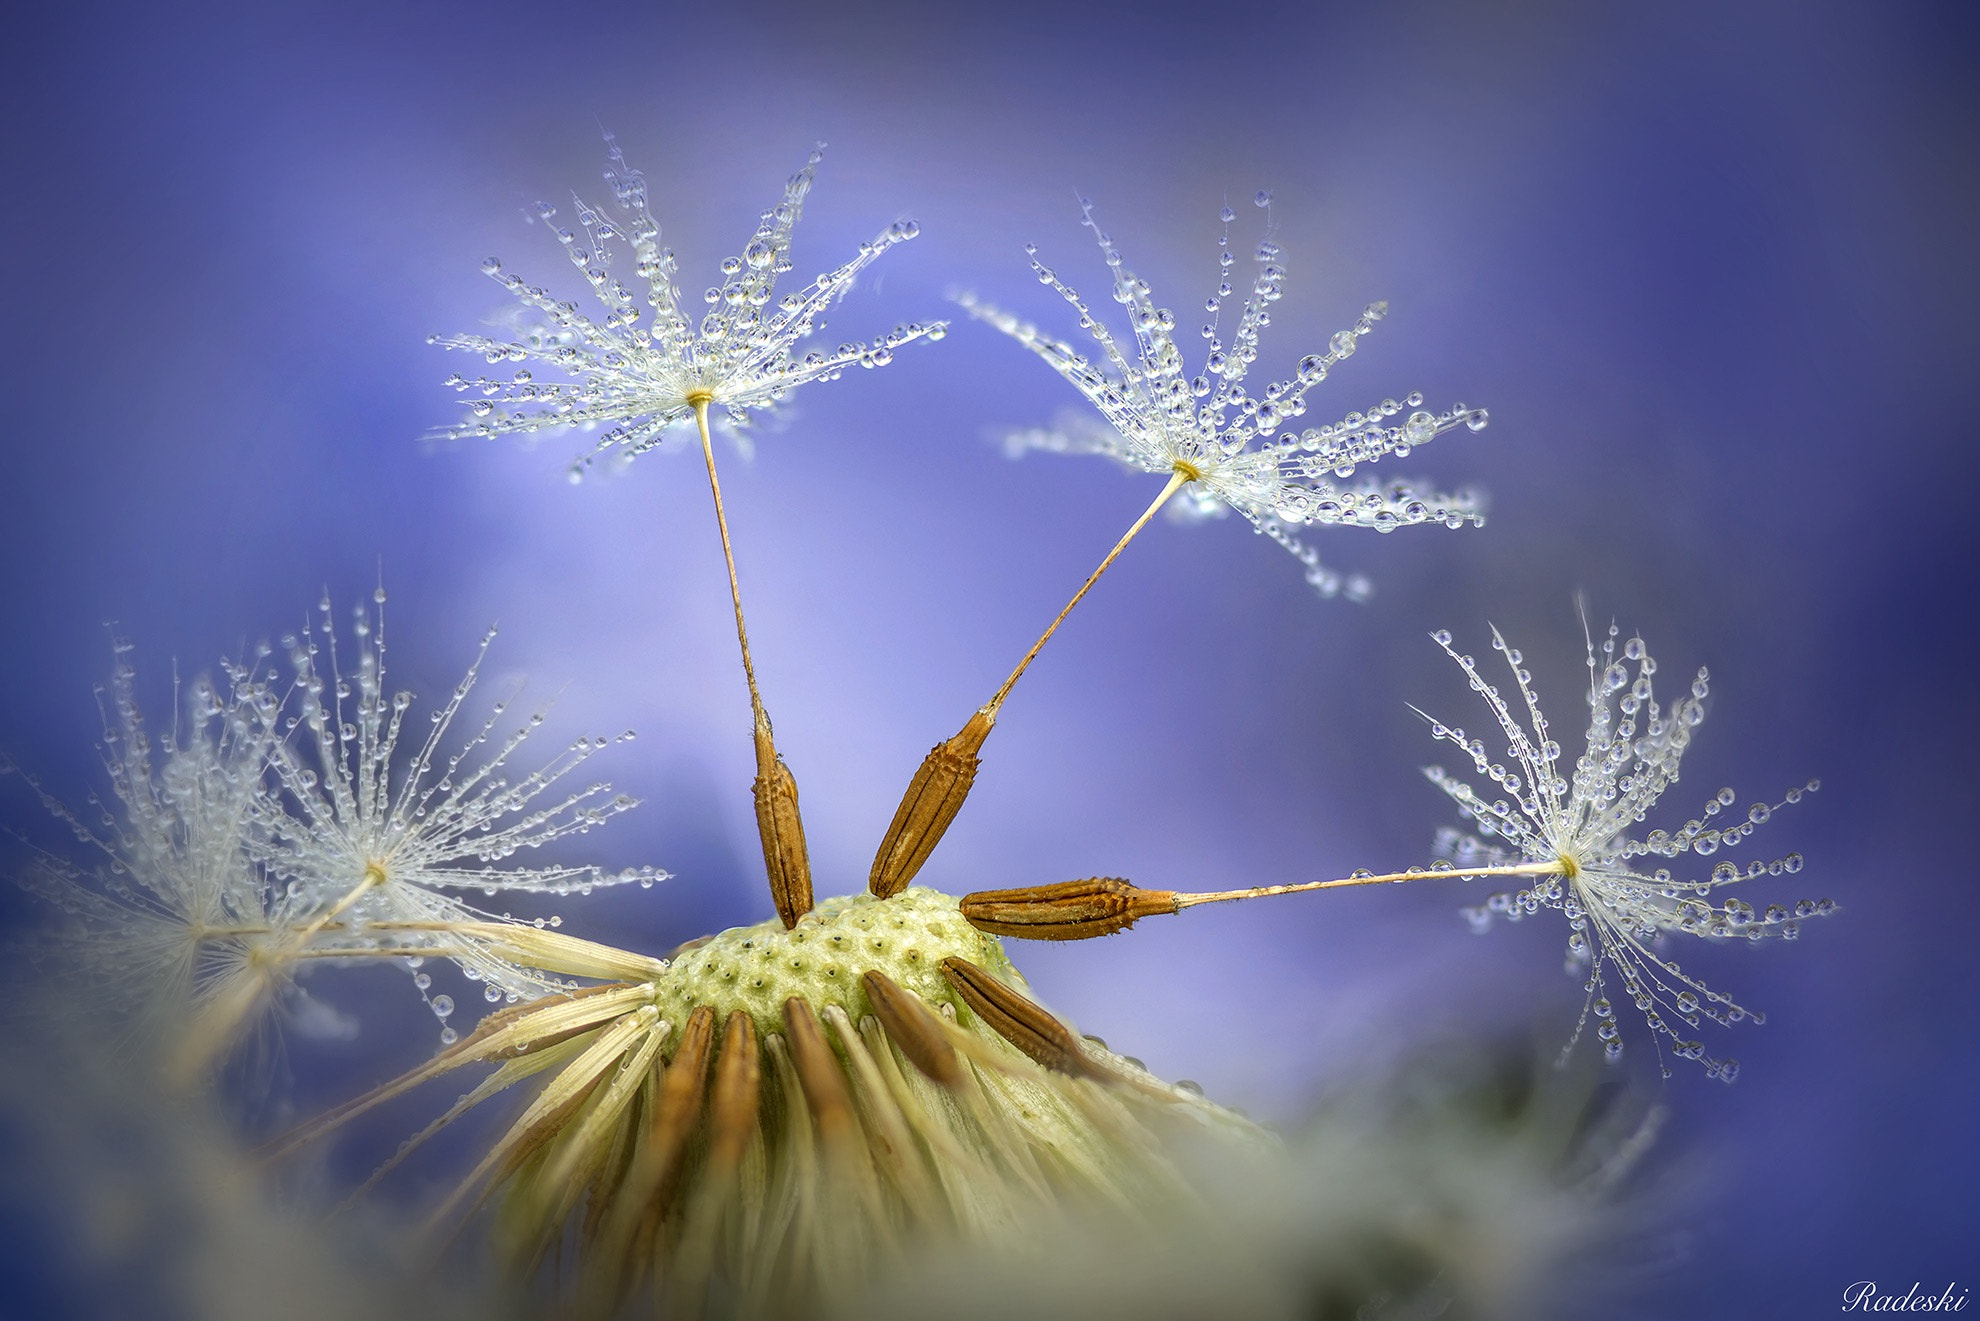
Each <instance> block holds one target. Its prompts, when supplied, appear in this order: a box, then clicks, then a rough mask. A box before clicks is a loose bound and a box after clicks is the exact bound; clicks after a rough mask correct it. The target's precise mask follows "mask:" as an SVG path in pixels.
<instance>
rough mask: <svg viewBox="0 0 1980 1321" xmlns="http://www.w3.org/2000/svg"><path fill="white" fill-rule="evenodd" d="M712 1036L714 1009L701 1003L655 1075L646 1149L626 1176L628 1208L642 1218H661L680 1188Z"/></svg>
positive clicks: (698, 1112) (703, 1088)
mask: <svg viewBox="0 0 1980 1321" xmlns="http://www.w3.org/2000/svg"><path fill="white" fill-rule="evenodd" d="M714 1035H715V1011H714V1010H713V1009H710V1008H709V1007H708V1006H707V1005H702V1006H700V1007H699V1008H697V1009H696V1010H695V1011H694V1012H693V1013H691V1014H689V1015H688V1019H687V1023H686V1024H685V1025H684V1026H683V1027H682V1028H681V1040H680V1044H679V1045H677V1046H676V1047H675V1048H674V1058H673V1059H672V1060H671V1061H669V1062H668V1064H667V1069H666V1072H665V1073H663V1074H662V1075H661V1077H660V1094H659V1096H658V1097H657V1098H655V1100H654V1103H653V1122H652V1124H651V1125H650V1126H649V1127H648V1128H647V1131H646V1146H645V1148H644V1149H643V1150H641V1152H640V1153H639V1158H638V1160H637V1161H635V1162H634V1165H633V1170H632V1172H631V1173H630V1174H628V1175H627V1176H626V1184H625V1193H624V1195H625V1197H626V1198H627V1199H628V1204H629V1205H631V1206H636V1207H639V1208H641V1211H642V1216H643V1218H644V1219H646V1220H648V1221H650V1222H651V1223H655V1224H657V1223H658V1222H659V1221H660V1220H662V1219H664V1218H665V1216H666V1214H667V1208H668V1206H669V1205H670V1204H671V1203H672V1202H673V1199H674V1190H675V1188H676V1187H678V1186H679V1183H680V1177H681V1170H682V1167H683V1164H684V1162H683V1161H682V1156H683V1155H684V1153H685V1152H686V1151H687V1145H688V1139H689V1138H690V1137H692V1136H693V1135H694V1126H695V1121H696V1120H697V1119H699V1118H700V1117H701V1098H702V1096H703V1094H704V1093H705V1092H706V1091H707V1089H708V1055H709V1046H710V1045H711V1043H712V1041H713V1038H714Z"/></svg>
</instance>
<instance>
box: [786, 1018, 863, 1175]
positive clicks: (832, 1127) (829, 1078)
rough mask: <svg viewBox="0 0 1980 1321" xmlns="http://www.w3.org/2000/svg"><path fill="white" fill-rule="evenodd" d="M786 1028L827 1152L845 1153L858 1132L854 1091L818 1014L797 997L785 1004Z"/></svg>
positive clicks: (808, 1100)
mask: <svg viewBox="0 0 1980 1321" xmlns="http://www.w3.org/2000/svg"><path fill="white" fill-rule="evenodd" d="M784 1025H785V1027H786V1028H787V1029H788V1038H789V1040H790V1043H791V1063H792V1064H793V1065H794V1066H795V1067H796V1069H797V1075H798V1081H799V1082H800V1083H802V1084H803V1086H804V1099H805V1100H806V1101H807V1102H809V1103H810V1105H811V1114H812V1117H813V1118H814V1119H816V1120H817V1121H818V1135H819V1138H820V1140H821V1141H823V1142H824V1143H825V1145H826V1147H827V1148H828V1149H831V1148H835V1147H836V1148H838V1149H841V1150H843V1149H844V1148H845V1146H846V1144H848V1143H850V1142H851V1140H852V1138H853V1137H854V1136H855V1134H856V1132H857V1129H858V1120H857V1119H855V1118H854V1116H853V1104H852V1092H851V1091H850V1090H849V1089H848V1088H847V1087H846V1079H845V1075H844V1074H843V1073H841V1072H840V1071H839V1060H838V1057H837V1056H836V1055H834V1054H833V1053H832V1048H831V1047H830V1046H829V1045H827V1044H826V1042H825V1029H824V1028H823V1027H822V1026H820V1024H819V1022H818V1014H817V1012H816V1011H815V1010H813V1009H812V1007H811V1006H810V1005H809V1004H807V1003H805V1001H804V1000H803V999H801V998H799V997H798V996H795V995H794V996H792V997H791V998H790V999H788V1000H786V1001H784Z"/></svg>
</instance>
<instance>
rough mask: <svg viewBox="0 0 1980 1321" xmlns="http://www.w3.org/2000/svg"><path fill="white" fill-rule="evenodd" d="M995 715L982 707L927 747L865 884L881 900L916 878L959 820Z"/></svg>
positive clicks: (993, 723)
mask: <svg viewBox="0 0 1980 1321" xmlns="http://www.w3.org/2000/svg"><path fill="white" fill-rule="evenodd" d="M996 723H997V717H996V715H995V714H994V713H993V712H992V711H991V709H990V708H989V707H987V706H986V707H984V708H983V709H982V710H980V711H978V712H977V713H976V714H975V715H973V716H971V717H970V718H969V722H968V723H967V724H965V725H964V726H963V727H962V728H961V729H960V730H958V731H957V733H956V736H955V737H954V738H952V739H950V740H949V741H948V742H946V743H938V744H936V745H935V746H934V747H933V748H931V749H929V752H928V755H927V756H926V757H925V758H923V759H922V762H921V768H920V769H919V770H917V771H916V772H915V773H914V778H913V779H912V780H910V781H908V787H907V793H906V794H904V795H902V797H901V805H900V806H899V807H897V808H895V809H894V820H893V824H891V825H889V826H888V827H887V836H886V838H885V839H883V840H881V841H880V851H879V852H878V853H877V854H875V855H874V857H873V870H872V871H871V872H870V873H869V874H868V876H867V879H866V888H867V889H869V890H871V891H872V892H873V893H874V894H875V895H877V896H879V897H880V898H882V899H890V898H892V897H893V896H894V895H897V894H899V893H900V892H901V891H902V890H905V889H906V888H907V886H908V882H909V881H912V880H913V879H914V876H915V873H916V872H918V871H920V870H921V865H922V864H923V863H924V862H927V861H928V855H929V854H930V853H933V852H934V851H935V846H936V845H937V844H939V843H941V842H942V836H943V834H944V833H946V832H947V831H948V829H949V823H950V822H951V821H954V820H955V819H956V813H957V812H958V811H960V810H961V808H962V805H963V800H964V799H966V798H968V797H969V790H970V786H971V785H973V784H975V783H976V768H977V766H978V765H979V764H980V761H979V759H978V757H977V755H976V754H977V753H978V752H979V751H980V750H981V749H982V747H983V740H985V739H987V738H989V737H990V730H991V727H992V726H994V725H995V724H996Z"/></svg>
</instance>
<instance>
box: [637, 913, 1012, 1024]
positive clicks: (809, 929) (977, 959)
mask: <svg viewBox="0 0 1980 1321" xmlns="http://www.w3.org/2000/svg"><path fill="white" fill-rule="evenodd" d="M951 956H953V957H956V958H964V959H968V960H969V961H970V962H972V963H975V964H978V965H980V966H981V967H984V968H987V969H989V970H990V971H992V972H995V973H998V974H1001V975H1003V976H1007V977H1014V976H1015V973H1014V970H1013V969H1012V968H1011V965H1010V961H1009V960H1008V959H1007V958H1005V957H1004V949H1003V944H1002V942H1000V941H999V940H998V939H997V938H996V937H995V936H991V935H986V934H984V933H983V932H981V931H978V930H977V929H976V928H975V927H973V926H971V925H970V924H969V923H968V922H967V921H965V920H964V919H963V916H962V914H961V913H960V912H958V911H957V909H956V901H955V900H954V899H952V898H950V897H949V896H948V895H945V894H942V893H940V892H938V891H935V890H929V889H924V888H922V887H921V886H911V887H909V888H908V889H906V890H903V891H902V892H901V893H900V894H897V895H895V896H894V897H893V898H892V899H875V898H874V897H873V896H872V895H868V894H855V895H845V896H842V897H840V898H837V899H827V900H825V901H824V902H823V903H821V904H819V905H818V907H817V908H815V909H813V910H812V911H811V912H810V913H809V914H807V915H806V916H805V918H804V920H803V921H801V922H799V923H798V924H797V926H796V927H795V928H793V929H792V930H789V931H786V930H784V924H783V923H782V922H780V921H778V920H776V919H775V918H772V919H771V920H770V921H768V922H764V923H762V924H760V925H758V926H753V927H734V928H732V929H730V930H728V931H724V932H723V933H722V934H721V935H719V936H716V937H715V938H714V939H713V940H710V941H709V942H708V943H707V944H706V945H703V946H701V947H700V948H699V949H692V950H689V951H688V952H687V953H685V954H683V955H681V956H680V957H679V958H677V959H675V960H674V964H673V968H672V974H673V975H672V976H670V977H668V978H666V979H665V980H664V981H662V982H661V983H660V986H659V988H658V989H659V999H658V1001H657V1003H658V1005H659V1008H660V1012H661V1015H662V1016H663V1017H665V1018H667V1019H668V1020H669V1021H671V1022H675V1023H679V1022H683V1021H685V1020H686V1017H687V1015H688V1014H689V1013H690V1012H692V1011H693V1010H694V1008H695V1007H696V1006H697V1005H707V1006H708V1007H709V1008H711V1009H713V1010H714V1011H715V1020H716V1023H717V1025H718V1027H719V1025H720V1023H721V1022H722V1020H723V1019H725V1018H727V1017H728V1015H729V1012H730V1011H731V1010H734V1009H741V1010H743V1011H745V1012H746V1013H748V1014H749V1015H750V1016H751V1017H752V1018H753V1019H755V1020H756V1028H757V1031H759V1032H782V1031H784V1001H786V1000H788V999H790V998H791V997H792V996H800V997H802V998H803V999H805V1000H806V1001H807V1002H809V1003H810V1005H811V1007H812V1008H813V1009H815V1010H823V1009H824V1008H825V1007H826V1006H828V1005H838V1006H840V1007H842V1008H843V1009H844V1010H845V1011H846V1013H847V1014H849V1015H850V1016H851V1017H852V1019H853V1021H854V1022H858V1021H859V1019H860V1018H861V1017H862V1016H863V1015H865V1014H868V1013H870V1012H872V1011H871V1009H870V1008H869V1006H868V1004H867V999H866V992H865V991H864V990H863V989H862V988H861V987H860V984H859V979H860V975H861V974H862V973H865V972H867V971H868V970H878V971H880V972H882V973H885V974H886V975H887V976H888V977H890V978H892V979H893V980H894V981H895V982H897V983H899V984H900V985H901V987H902V988H904V989H906V990H909V991H912V992H914V993H915V994H917V995H919V996H920V997H921V998H922V999H923V1000H924V1001H926V1002H927V1003H929V1004H931V1005H936V1004H942V1003H952V1002H954V999H955V996H954V993H953V992H952V991H951V990H950V988H949V983H948V982H947V980H946V979H944V978H943V976H942V971H941V962H942V960H943V959H946V958H949V957H951ZM1019 984H1020V985H1021V984H1022V982H1020V983H1019Z"/></svg>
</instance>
